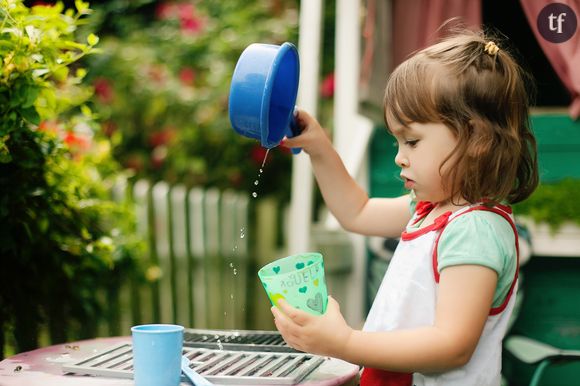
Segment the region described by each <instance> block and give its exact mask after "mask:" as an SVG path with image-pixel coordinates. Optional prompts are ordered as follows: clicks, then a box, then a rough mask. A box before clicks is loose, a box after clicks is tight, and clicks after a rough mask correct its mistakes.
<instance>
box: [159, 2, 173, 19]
mask: <svg viewBox="0 0 580 386" xmlns="http://www.w3.org/2000/svg"><path fill="white" fill-rule="evenodd" d="M155 16H157V19H159V20H166V19H170V18H172V17H173V16H175V4H167V3H160V4H159V5H157V8H156V9H155Z"/></svg>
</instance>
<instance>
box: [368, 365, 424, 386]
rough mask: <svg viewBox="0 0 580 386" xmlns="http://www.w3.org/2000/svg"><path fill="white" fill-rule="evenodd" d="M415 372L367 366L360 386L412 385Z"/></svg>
mask: <svg viewBox="0 0 580 386" xmlns="http://www.w3.org/2000/svg"><path fill="white" fill-rule="evenodd" d="M412 384H413V374H411V373H397V372H394V371H386V370H378V369H372V368H369V367H365V368H364V369H363V371H362V374H361V377H360V386H412Z"/></svg>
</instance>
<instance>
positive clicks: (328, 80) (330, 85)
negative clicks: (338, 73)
mask: <svg viewBox="0 0 580 386" xmlns="http://www.w3.org/2000/svg"><path fill="white" fill-rule="evenodd" d="M320 96H321V97H323V98H332V97H333V96H334V72H331V73H330V74H328V75H326V77H324V79H323V80H322V84H321V85H320Z"/></svg>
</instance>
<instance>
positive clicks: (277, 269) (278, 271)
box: [272, 265, 280, 273]
mask: <svg viewBox="0 0 580 386" xmlns="http://www.w3.org/2000/svg"><path fill="white" fill-rule="evenodd" d="M272 269H273V270H274V272H275V273H280V266H278V265H277V266H275V267H274V268H272Z"/></svg>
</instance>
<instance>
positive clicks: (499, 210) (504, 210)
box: [433, 205, 520, 315]
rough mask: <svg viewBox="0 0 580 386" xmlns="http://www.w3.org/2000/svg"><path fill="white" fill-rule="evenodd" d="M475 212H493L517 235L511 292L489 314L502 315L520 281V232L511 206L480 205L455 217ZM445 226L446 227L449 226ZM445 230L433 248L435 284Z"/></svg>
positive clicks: (437, 278) (437, 277)
mask: <svg viewBox="0 0 580 386" xmlns="http://www.w3.org/2000/svg"><path fill="white" fill-rule="evenodd" d="M474 210H485V211H488V212H493V213H495V214H498V215H500V216H502V217H503V218H504V219H505V220H506V221H507V222H508V223H509V224H510V225H511V227H512V230H513V231H514V235H515V241H516V272H515V274H514V279H513V281H512V284H511V286H510V289H509V292H508V294H507V296H506V297H505V299H504V301H503V303H502V304H501V305H499V306H498V307H494V308H492V309H491V310H490V312H489V314H490V315H497V314H499V313H501V312H502V311H503V310H504V309H505V308H506V306H507V304H508V302H509V300H510V298H511V296H512V293H513V290H514V287H515V285H516V281H517V280H518V274H519V270H520V243H519V239H518V230H517V228H516V224H515V223H514V221H513V219H512V218H511V217H510V214H511V213H512V211H511V208H510V207H509V206H505V205H501V206H500V205H498V206H497V207H493V208H490V207H488V206H485V205H480V206H474V207H472V208H469V210H466V211H464V212H463V213H461V214H459V215H458V216H456V217H454V218H457V217H459V216H461V215H463V214H465V213H469V212H472V211H474ZM447 224H449V222H448V223H447ZM447 224H445V225H447ZM444 229H445V228H443V229H441V231H440V232H439V234H438V235H437V238H436V239H435V245H434V247H433V276H434V277H435V282H436V283H439V271H438V270H437V247H438V246H439V239H440V238H441V235H442V234H443V230H444Z"/></svg>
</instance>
